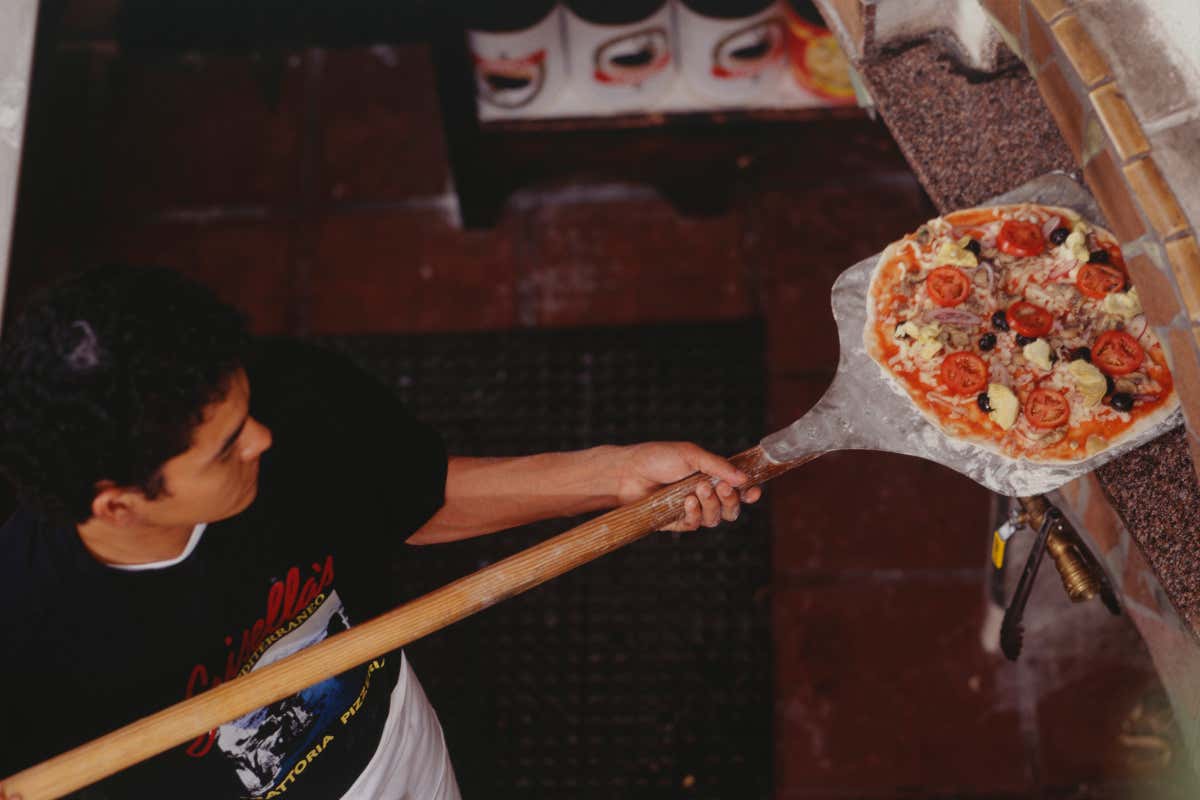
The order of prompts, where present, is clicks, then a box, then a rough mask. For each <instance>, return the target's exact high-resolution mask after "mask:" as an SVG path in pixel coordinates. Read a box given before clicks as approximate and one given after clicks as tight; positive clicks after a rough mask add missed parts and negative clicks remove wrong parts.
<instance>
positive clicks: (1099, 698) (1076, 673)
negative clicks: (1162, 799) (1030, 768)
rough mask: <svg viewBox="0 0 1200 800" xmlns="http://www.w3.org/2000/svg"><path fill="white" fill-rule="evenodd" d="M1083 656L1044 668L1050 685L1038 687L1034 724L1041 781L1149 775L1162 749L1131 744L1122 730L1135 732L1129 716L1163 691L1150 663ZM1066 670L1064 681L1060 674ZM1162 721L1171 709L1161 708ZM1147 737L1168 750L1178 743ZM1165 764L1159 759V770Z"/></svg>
mask: <svg viewBox="0 0 1200 800" xmlns="http://www.w3.org/2000/svg"><path fill="white" fill-rule="evenodd" d="M1133 645H1134V646H1135V647H1137V646H1140V642H1135V643H1133ZM1083 658H1084V659H1085V661H1084V663H1079V662H1078V661H1074V662H1073V661H1072V660H1069V659H1059V660H1058V663H1057V664H1055V665H1054V667H1053V668H1051V670H1046V669H1043V673H1044V674H1043V677H1042V681H1041V682H1042V683H1043V684H1048V685H1042V686H1039V691H1038V701H1037V727H1038V738H1039V740H1040V742H1041V761H1042V769H1043V782H1044V784H1045V785H1047V786H1069V785H1074V784H1078V783H1080V782H1087V781H1098V780H1105V779H1107V780H1135V779H1138V778H1145V777H1150V775H1149V774H1148V773H1152V772H1153V770H1151V769H1149V768H1150V767H1151V766H1153V761H1154V756H1156V755H1161V753H1156V752H1155V751H1154V750H1151V749H1147V748H1145V747H1135V746H1131V745H1132V743H1133V742H1134V741H1136V740H1131V739H1127V738H1125V734H1126V733H1127V732H1128V733H1133V732H1134V731H1133V728H1132V725H1133V718H1134V717H1135V716H1140V715H1141V713H1142V710H1143V709H1144V708H1145V705H1146V701H1147V699H1148V698H1151V697H1153V696H1155V695H1160V694H1161V692H1162V688H1161V687H1162V684H1161V682H1160V681H1159V679H1158V676H1157V674H1156V673H1155V671H1154V666H1153V664H1152V663H1151V662H1150V661H1149V659H1145V660H1144V661H1142V662H1141V663H1129V662H1128V661H1127V660H1116V661H1114V659H1112V658H1111V657H1109V656H1108V654H1106V653H1104V652H1098V651H1091V652H1087V653H1084V654H1083ZM1047 673H1048V674H1047ZM1064 673H1065V674H1067V675H1068V678H1067V679H1065V680H1064V679H1062V678H1060V677H1059V676H1060V675H1062V674H1064ZM1164 719H1166V720H1170V712H1169V709H1164ZM1127 729H1128V731H1127ZM1141 733H1143V734H1145V733H1146V731H1142V732H1141ZM1151 738H1154V739H1159V740H1160V741H1161V743H1162V744H1163V745H1164V746H1166V747H1168V748H1169V747H1172V746H1174V747H1176V748H1178V747H1179V745H1180V743H1179V742H1171V741H1170V738H1169V737H1168V736H1148V737H1147V739H1151ZM1143 742H1145V743H1148V744H1154V743H1153V742H1146V740H1143ZM1176 757H1185V756H1184V755H1183V753H1177V754H1176ZM1167 766H1169V763H1168V762H1163V763H1161V764H1160V765H1159V769H1160V771H1161V770H1165V768H1166V767H1167Z"/></svg>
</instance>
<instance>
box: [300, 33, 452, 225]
mask: <svg viewBox="0 0 1200 800" xmlns="http://www.w3.org/2000/svg"><path fill="white" fill-rule="evenodd" d="M321 127H322V137H321V139H322V146H323V148H324V189H323V194H324V196H325V197H326V199H328V200H333V201H350V202H362V201H366V202H380V201H396V200H403V199H405V198H409V197H415V196H426V195H440V194H442V193H444V192H445V191H446V188H447V181H448V170H449V167H448V164H447V157H446V144H445V137H444V134H443V131H442V121H441V114H440V111H439V107H438V99H437V94H436V92H435V90H434V73H433V64H432V62H431V61H430V55H429V46H428V45H423V44H399V45H380V46H377V47H371V48H355V49H352V50H332V51H330V52H329V53H328V54H327V55H326V57H325V66H324V73H323V75H322V79H321Z"/></svg>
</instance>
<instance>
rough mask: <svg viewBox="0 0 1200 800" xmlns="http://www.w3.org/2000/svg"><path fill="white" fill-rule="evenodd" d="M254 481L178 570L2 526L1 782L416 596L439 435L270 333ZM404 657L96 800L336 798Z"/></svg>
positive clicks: (332, 682)
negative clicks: (117, 565)
mask: <svg viewBox="0 0 1200 800" xmlns="http://www.w3.org/2000/svg"><path fill="white" fill-rule="evenodd" d="M247 371H248V373H249V375H250V391H251V399H250V407H251V414H252V415H253V416H254V417H255V418H256V419H258V420H259V421H261V422H262V423H264V424H265V425H267V427H268V428H270V429H271V432H272V434H273V436H274V443H273V445H272V447H271V449H270V450H268V451H267V452H266V453H265V454H264V455H263V459H262V466H261V469H260V473H259V493H258V497H257V498H256V499H255V501H254V503H253V504H252V505H251V506H250V507H249V508H248V509H247V510H245V511H243V512H242V513H241V514H238V515H237V516H235V517H233V518H231V519H228V520H224V521H221V522H216V523H213V524H210V525H209V526H208V527H207V529H206V530H205V532H204V534H203V537H202V538H201V539H200V541H199V544H198V545H197V546H196V548H195V550H194V551H192V552H191V553H190V554H189V555H188V557H187V558H185V559H184V560H183V561H181V562H180V563H178V564H175V565H172V566H169V567H164V568H161V569H154V570H146V571H137V572H127V571H120V570H116V569H113V568H111V567H108V566H105V565H103V564H101V563H99V562H97V561H96V560H95V559H94V558H93V557H92V556H91V555H90V554H89V553H88V552H87V551H86V550H85V549H84V547H83V545H82V543H81V542H80V540H79V536H78V534H77V533H76V532H75V530H74V529H73V528H59V527H55V526H52V525H49V524H47V523H45V522H43V521H42V520H40V519H38V518H37V517H36V516H34V515H32V514H30V513H28V512H25V511H18V512H17V513H16V514H15V515H14V516H13V517H12V518H11V519H10V520H9V521H8V523H7V524H5V525H4V527H3V528H2V529H0V559H2V563H3V564H4V577H5V580H4V581H3V588H0V604H2V605H0V608H2V609H3V613H2V614H0V642H3V653H4V655H3V662H4V663H3V665H2V666H0V674H2V675H3V676H4V677H3V681H2V683H0V730H3V735H2V736H0V776H3V775H8V774H11V773H13V772H16V771H17V770H19V769H22V768H24V767H27V766H30V765H31V764H34V763H37V762H40V761H42V760H44V759H46V758H48V757H50V756H52V755H55V754H57V753H59V752H62V751H64V750H66V749H68V748H70V747H73V746H75V745H77V744H80V743H82V742H84V741H87V740H90V739H92V738H95V737H96V736H99V735H101V734H104V733H106V732H108V731H110V730H113V729H115V728H117V727H120V726H122V725H124V724H126V723H129V722H132V721H133V720H136V719H138V718H140V717H143V716H145V715H147V714H149V713H151V712H153V711H157V710H159V709H161V708H164V707H166V706H169V705H172V704H173V703H177V702H179V701H181V700H184V699H185V698H187V697H189V696H191V695H193V694H198V693H200V692H203V691H204V690H205V689H208V688H211V687H213V686H216V685H218V684H219V683H221V682H223V681H225V680H228V679H230V678H232V677H235V676H236V675H237V674H239V673H244V672H247V671H249V670H251V669H253V668H254V667H255V666H262V665H265V664H267V663H270V662H271V661H274V660H277V659H278V658H281V657H283V656H285V655H287V654H289V653H290V652H293V651H294V650H296V649H298V648H300V647H303V646H307V645H309V644H313V643H315V642H317V641H320V640H321V639H324V638H326V637H327V636H331V635H333V634H335V633H337V632H339V631H341V630H344V629H345V628H347V627H350V626H353V625H356V624H359V623H361V622H363V621H365V620H367V619H369V618H371V617H373V616H376V615H378V614H380V613H382V612H384V611H387V610H388V609H390V608H392V607H394V606H395V605H397V604H398V603H400V602H403V601H404V600H405V599H408V598H409V597H411V592H409V591H407V590H406V587H405V585H404V575H405V574H409V575H412V574H414V573H413V572H412V571H410V570H416V569H419V568H420V565H419V559H420V557H421V548H411V547H405V546H404V544H403V542H404V540H405V539H406V538H407V537H408V536H409V535H410V534H411V533H412V532H413V531H415V530H416V529H417V528H419V527H420V526H421V525H422V524H424V522H426V521H427V520H428V519H429V517H431V516H432V515H433V513H434V512H435V511H437V509H438V508H439V507H440V506H441V504H442V502H443V498H444V488H445V477H446V454H445V450H444V447H443V445H442V442H441V439H440V437H439V436H438V435H437V434H436V433H435V432H433V431H432V430H430V429H429V428H427V427H425V426H423V425H421V424H420V423H418V422H417V421H415V420H414V419H413V418H412V417H411V416H409V415H408V414H407V413H406V412H405V410H404V409H403V407H402V406H400V404H399V403H398V402H397V401H396V400H395V398H393V397H392V396H391V394H390V393H389V392H387V390H386V389H384V388H383V387H381V386H380V385H379V384H377V383H376V382H374V381H373V380H372V379H371V378H369V377H368V376H366V375H365V374H364V373H362V372H361V371H359V370H357V369H356V368H354V367H352V366H350V365H349V364H347V363H346V362H345V361H343V360H342V359H340V358H338V357H336V356H332V355H330V354H328V353H324V352H322V351H318V350H315V349H314V348H310V347H307V346H302V345H298V344H294V343H281V342H275V343H270V344H263V345H262V346H261V347H260V351H259V355H258V357H256V358H255V359H254V361H253V362H252V364H250V365H249V367H248V370H247ZM399 658H400V654H399V653H398V652H397V653H393V654H389V655H387V656H384V657H381V658H378V659H375V660H374V661H373V662H371V663H369V664H364V665H362V666H360V667H356V668H354V669H351V670H349V671H347V672H345V673H343V674H341V675H339V676H337V677H335V678H331V679H329V680H328V681H325V682H323V683H320V684H318V685H317V686H314V687H311V688H309V689H306V690H305V691H302V692H300V693H299V694H297V695H294V696H293V697H290V698H287V699H285V700H283V701H280V702H278V703H274V704H272V705H270V706H269V707H267V708H264V709H260V710H259V711H256V712H254V713H252V714H249V715H246V716H245V717H243V718H241V719H239V720H236V721H234V722H232V723H228V724H226V725H223V726H221V727H220V728H219V729H218V730H216V731H213V732H211V733H210V734H209V735H206V736H201V737H199V738H197V739H196V740H194V741H192V742H190V743H188V744H186V745H183V746H179V747H175V748H172V749H171V750H169V751H167V752H166V753H164V754H162V755H161V756H158V757H156V758H154V759H151V760H150V761H147V762H145V763H144V764H142V765H139V766H137V767H134V768H131V769H129V770H127V771H126V772H123V773H119V774H118V775H116V776H113V777H112V778H110V779H108V780H106V781H103V782H101V783H100V784H97V785H96V786H95V787H92V788H91V789H89V790H85V792H84V796H87V797H97V798H103V797H150V796H164V797H186V798H190V797H196V798H206V800H209V799H214V798H224V797H230V798H232V797H287V798H289V799H290V798H322V800H328V798H337V797H340V796H341V794H342V793H343V792H344V791H345V789H346V788H348V787H349V785H350V784H351V783H352V782H353V781H354V779H355V778H356V777H357V776H358V774H359V772H361V770H362V769H363V767H364V766H365V765H366V764H367V762H368V760H369V759H370V757H371V756H372V755H373V753H374V751H375V748H376V745H377V744H378V741H379V735H380V732H381V730H382V725H383V722H384V719H385V718H386V715H387V710H388V700H389V694H390V692H391V689H392V686H393V685H394V683H395V680H396V677H397V674H398V673H397V667H398V666H399Z"/></svg>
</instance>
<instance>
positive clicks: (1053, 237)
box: [1050, 228, 1071, 244]
mask: <svg viewBox="0 0 1200 800" xmlns="http://www.w3.org/2000/svg"><path fill="white" fill-rule="evenodd" d="M1070 235H1071V232H1070V231H1069V230H1067V229H1066V228H1055V229H1054V230H1052V231H1050V241H1051V242H1052V243H1054V244H1062V243H1063V242H1065V241H1066V240H1067V237H1068V236H1070Z"/></svg>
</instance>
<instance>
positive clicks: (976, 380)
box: [941, 352, 988, 394]
mask: <svg viewBox="0 0 1200 800" xmlns="http://www.w3.org/2000/svg"><path fill="white" fill-rule="evenodd" d="M941 375H942V383H944V384H946V386H947V387H948V388H949V389H950V391H951V392H953V393H954V394H978V393H979V392H981V391H983V389H984V387H986V386H987V382H988V366H987V362H985V361H984V360H983V359H982V358H980V357H979V356H977V355H975V354H974V353H967V352H959V353H951V354H950V355H948V356H946V360H945V361H943V362H942V372H941Z"/></svg>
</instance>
